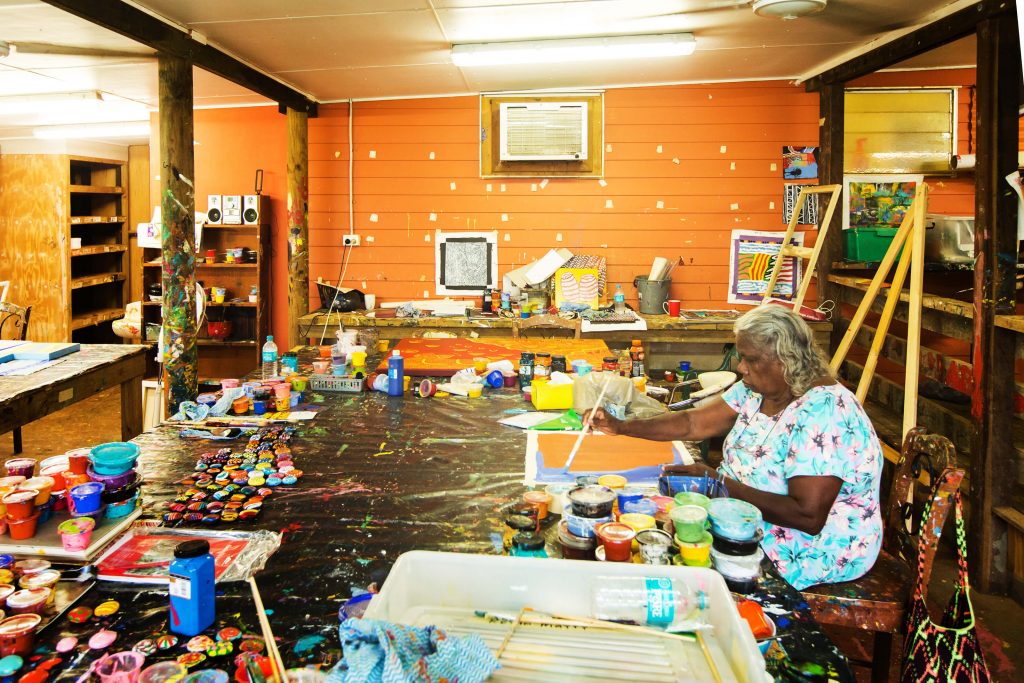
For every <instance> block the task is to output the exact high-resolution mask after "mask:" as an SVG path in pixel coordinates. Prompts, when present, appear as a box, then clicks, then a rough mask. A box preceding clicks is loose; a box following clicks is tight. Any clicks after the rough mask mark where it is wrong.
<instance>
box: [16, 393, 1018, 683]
mask: <svg viewBox="0 0 1024 683" xmlns="http://www.w3.org/2000/svg"><path fill="white" fill-rule="evenodd" d="M118 391H119V389H117V388H115V389H111V390H108V391H106V392H103V393H101V394H97V395H96V396H93V397H92V398H89V399H86V400H84V401H81V402H80V403H76V404H75V405H73V406H71V407H69V408H67V409H65V410H63V411H60V412H58V413H54V414H53V415H49V416H47V417H44V418H43V419H41V420H38V421H36V422H34V423H32V424H30V425H28V426H26V427H23V428H22V440H23V444H24V454H25V455H26V456H29V457H34V458H37V459H42V458H45V457H47V456H50V455H57V454H60V453H63V452H65V451H67V450H69V449H71V448H77V447H81V446H92V445H95V444H99V443H104V442H107V441H117V440H119V439H120V438H121V419H120V414H119V410H120V401H119V394H118ZM12 450H13V445H12V442H11V435H10V434H9V433H8V434H4V435H0V458H7V457H10V454H11V452H12ZM947 535H950V536H951V534H947ZM968 561H970V558H968ZM955 580H956V558H955V556H954V554H953V552H952V549H951V548H947V547H945V546H943V547H942V548H941V549H940V551H939V557H938V558H937V559H936V562H935V568H934V570H933V576H932V583H931V587H930V595H929V601H930V602H929V604H930V605H931V607H932V610H933V613H932V616H933V617H935V618H937V617H938V616H939V615H940V614H941V609H942V607H944V606H945V604H946V602H947V601H948V600H949V596H950V595H951V593H952V588H953V584H954V581H955ZM971 599H972V602H973V604H974V611H975V616H976V617H977V623H978V633H979V635H980V638H981V643H982V648H983V650H984V652H985V660H986V662H987V664H988V667H989V671H990V672H991V674H992V680H993V681H994V682H995V683H1002V682H1004V681H1005V682H1006V683H1010V682H1011V681H1020V680H1024V628H1021V626H1020V625H1021V623H1022V621H1024V608H1022V607H1021V606H1020V605H1018V604H1017V603H1016V602H1014V601H1013V600H1011V599H1009V598H1004V597H999V596H992V595H985V594H982V593H979V592H978V591H972V593H971ZM829 635H831V636H832V638H833V640H835V642H836V643H837V644H838V645H839V646H840V648H842V649H843V651H844V652H847V653H848V654H849V655H851V656H852V657H854V658H858V659H864V660H869V659H871V657H870V652H871V637H870V636H869V635H864V634H863V633H862V632H857V631H852V630H845V629H832V630H830V631H829ZM897 647H900V645H899V644H897ZM857 678H858V680H860V681H868V680H869V676H868V671H867V669H863V670H861V669H858V670H857ZM896 679H897V673H896V671H895V669H894V671H893V680H896Z"/></svg>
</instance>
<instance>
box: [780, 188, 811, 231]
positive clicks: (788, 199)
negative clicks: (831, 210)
mask: <svg viewBox="0 0 1024 683" xmlns="http://www.w3.org/2000/svg"><path fill="white" fill-rule="evenodd" d="M803 187H815V185H806V184H798V183H786V184H785V194H784V196H783V201H782V222H783V223H785V224H786V225H789V220H790V218H792V217H793V210H794V209H795V208H796V202H797V199H799V198H800V188H803ZM797 224H799V225H817V224H818V195H816V194H809V195H807V199H805V200H804V205H803V208H802V209H800V218H799V219H797Z"/></svg>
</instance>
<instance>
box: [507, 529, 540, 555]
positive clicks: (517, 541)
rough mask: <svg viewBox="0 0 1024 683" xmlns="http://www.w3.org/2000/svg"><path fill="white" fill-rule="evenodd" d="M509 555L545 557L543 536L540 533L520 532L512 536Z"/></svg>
mask: <svg viewBox="0 0 1024 683" xmlns="http://www.w3.org/2000/svg"><path fill="white" fill-rule="evenodd" d="M509 555H512V556H513V557H547V556H548V554H547V552H546V551H545V550H544V537H543V536H541V535H540V534H535V533H529V532H520V533H518V534H516V535H515V536H513V537H512V548H511V550H510V551H509Z"/></svg>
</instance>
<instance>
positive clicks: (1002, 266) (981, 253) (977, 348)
mask: <svg viewBox="0 0 1024 683" xmlns="http://www.w3.org/2000/svg"><path fill="white" fill-rule="evenodd" d="M1010 8H1011V9H1012V8H1013V5H1012V4H1011V5H1010ZM977 64H978V68H977V74H978V95H977V107H978V119H977V120H978V133H977V153H978V160H977V168H976V169H975V183H976V185H975V198H974V202H975V211H974V215H975V226H974V254H975V261H974V350H973V357H972V364H973V366H974V395H973V396H972V397H971V398H972V407H971V414H972V418H973V421H974V427H975V439H974V444H973V447H972V449H971V452H972V453H974V457H973V458H972V459H971V510H972V514H971V517H970V520H969V523H970V527H971V528H970V534H968V538H969V539H970V541H971V549H970V552H969V557H970V562H971V569H972V572H971V573H972V576H973V581H972V583H973V584H974V585H975V586H976V587H977V588H978V589H980V590H982V591H985V592H996V591H1005V590H1006V588H1007V587H1008V574H1007V570H1006V569H1007V568H1006V558H1007V528H1006V523H1005V522H1004V521H1003V520H1001V519H1000V518H999V517H997V516H996V515H995V514H994V510H995V509H996V508H998V507H1002V506H1004V505H1006V504H1008V502H1009V501H1010V496H1011V493H1012V491H1011V488H1010V483H1011V481H1012V478H1011V477H1008V476H1006V471H1007V469H1008V468H1010V467H1011V466H1012V463H1013V453H1014V446H1013V434H1012V431H1011V430H1012V423H1013V401H1012V400H1010V399H1011V396H1013V389H1014V333H1013V332H1011V331H1010V330H1006V329H1003V328H1000V327H996V326H995V316H996V315H997V314H1000V313H1002V314H1005V313H1012V312H1013V309H1014V303H1015V299H1016V295H1015V290H1014V286H1015V276H1016V263H1017V201H1016V197H1015V195H1014V194H1013V192H1012V191H1011V189H1010V188H1009V186H1008V185H1007V183H1006V181H1005V180H1004V178H1005V176H1006V175H1008V174H1009V173H1012V172H1013V171H1015V170H1016V169H1017V135H1018V119H1017V98H1016V97H1007V96H1006V94H1007V93H1016V92H1017V91H1018V89H1019V86H1020V81H1021V63H1020V45H1019V43H1018V39H1017V22H1016V16H1015V15H1014V14H1013V13H1012V12H1010V13H1008V14H1005V15H999V16H997V17H994V18H991V19H987V20H985V21H983V22H981V23H980V24H979V25H978V61H977Z"/></svg>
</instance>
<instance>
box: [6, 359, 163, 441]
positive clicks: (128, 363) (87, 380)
mask: <svg viewBox="0 0 1024 683" xmlns="http://www.w3.org/2000/svg"><path fill="white" fill-rule="evenodd" d="M147 350H148V347H146V346H137V345H134V344H82V348H81V350H80V351H78V352H77V353H73V354H71V355H69V356H66V357H65V358H64V359H62V360H61V362H59V363H57V364H56V365H53V366H50V367H48V368H44V369H43V370H40V371H39V372H35V373H33V374H31V375H25V376H24V377H0V434H4V433H6V432H9V431H11V430H12V429H15V428H17V427H21V426H23V425H26V424H28V423H29V422H32V421H34V420H38V419H39V418H41V417H44V416H46V415H49V414H50V413H54V412H57V411H58V410H61V409H63V408H66V407H68V406H69V405H71V404H72V403H76V402H78V401H81V400H83V399H86V398H88V397H90V396H93V395H95V394H98V393H100V392H101V391H105V390H106V389H109V388H110V387H113V386H116V385H118V384H120V385H121V438H122V439H123V440H125V441H127V440H128V439H131V438H134V437H135V436H137V435H139V434H141V433H142V378H143V377H144V376H145V373H146V351H147Z"/></svg>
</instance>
